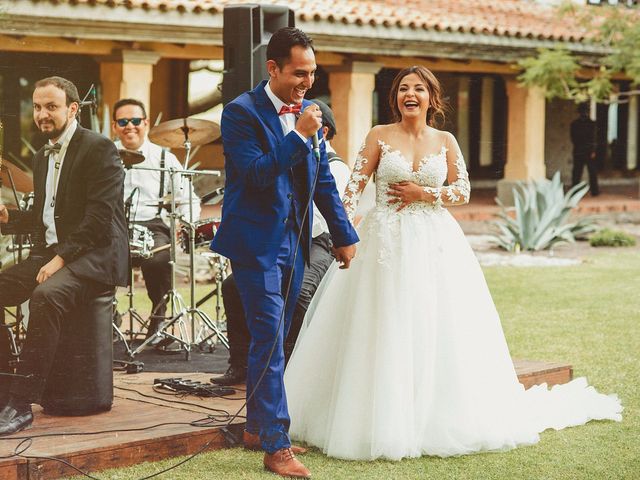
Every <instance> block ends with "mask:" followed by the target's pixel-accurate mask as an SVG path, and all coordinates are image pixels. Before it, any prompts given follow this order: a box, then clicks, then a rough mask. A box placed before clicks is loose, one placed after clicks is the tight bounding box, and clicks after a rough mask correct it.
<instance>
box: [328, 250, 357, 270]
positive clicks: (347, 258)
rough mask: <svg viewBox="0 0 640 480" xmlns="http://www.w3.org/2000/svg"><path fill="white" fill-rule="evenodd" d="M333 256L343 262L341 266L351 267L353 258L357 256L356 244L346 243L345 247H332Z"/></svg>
mask: <svg viewBox="0 0 640 480" xmlns="http://www.w3.org/2000/svg"><path fill="white" fill-rule="evenodd" d="M331 250H332V251H333V256H334V257H335V258H336V261H337V262H339V263H341V264H342V265H340V268H349V265H350V264H351V260H353V259H354V258H355V256H356V246H355V245H346V246H344V247H332V249H331Z"/></svg>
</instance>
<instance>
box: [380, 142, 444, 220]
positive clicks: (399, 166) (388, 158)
mask: <svg viewBox="0 0 640 480" xmlns="http://www.w3.org/2000/svg"><path fill="white" fill-rule="evenodd" d="M378 145H379V146H380V163H379V164H378V173H377V176H376V206H378V207H389V208H393V209H394V210H395V209H396V208H397V206H394V205H391V204H389V203H388V201H389V199H391V198H392V197H390V196H389V195H388V194H387V191H388V190H389V184H390V183H397V182H403V181H411V182H414V183H417V184H418V185H420V186H422V187H442V185H444V182H445V180H446V179H447V147H445V146H444V145H443V146H442V148H441V149H440V151H439V152H438V153H432V154H429V155H425V156H424V157H422V158H421V159H420V162H419V164H418V168H417V170H414V169H413V165H412V164H411V163H410V162H409V161H408V160H407V159H405V158H404V156H403V155H402V152H400V151H399V150H395V149H393V148H392V147H391V145H388V144H386V143H385V142H383V141H382V140H378ZM425 208H429V209H433V208H442V207H441V205H437V206H436V205H432V204H430V203H427V202H416V203H412V204H411V205H409V206H407V207H405V209H406V210H423V209H425Z"/></svg>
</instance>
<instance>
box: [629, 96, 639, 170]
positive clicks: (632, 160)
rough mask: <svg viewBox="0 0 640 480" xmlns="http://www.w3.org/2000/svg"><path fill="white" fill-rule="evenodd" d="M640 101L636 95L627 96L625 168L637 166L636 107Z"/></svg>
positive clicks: (630, 168) (631, 168)
mask: <svg viewBox="0 0 640 480" xmlns="http://www.w3.org/2000/svg"><path fill="white" fill-rule="evenodd" d="M639 106H640V101H639V100H638V96H637V95H631V96H630V97H629V120H628V122H627V168H628V169H629V170H634V169H635V168H637V167H638V107H639Z"/></svg>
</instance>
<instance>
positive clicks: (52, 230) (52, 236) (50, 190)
mask: <svg viewBox="0 0 640 480" xmlns="http://www.w3.org/2000/svg"><path fill="white" fill-rule="evenodd" d="M77 127H78V122H77V121H76V119H75V118H74V119H73V121H72V122H71V123H70V124H69V125H68V126H67V128H66V130H65V131H64V133H63V134H62V135H60V138H58V141H57V142H52V141H51V140H49V145H54V144H55V143H59V144H60V145H62V147H61V148H60V151H59V152H58V153H53V152H52V153H50V154H49V159H48V161H49V168H48V169H47V181H46V182H47V183H46V184H45V185H46V186H45V195H44V209H43V210H42V223H44V228H45V234H44V239H45V242H46V243H47V247H50V246H51V245H56V244H57V243H58V232H57V231H56V220H55V215H54V213H55V196H56V192H57V191H58V183H59V182H60V173H61V172H62V164H63V162H64V157H65V155H66V153H67V148H69V142H70V141H71V137H73V134H74V133H75V131H76V128H77Z"/></svg>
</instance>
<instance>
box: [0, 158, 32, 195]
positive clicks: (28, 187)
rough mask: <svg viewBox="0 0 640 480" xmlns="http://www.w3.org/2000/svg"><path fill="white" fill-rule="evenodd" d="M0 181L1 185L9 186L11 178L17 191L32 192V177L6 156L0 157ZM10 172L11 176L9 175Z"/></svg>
mask: <svg viewBox="0 0 640 480" xmlns="http://www.w3.org/2000/svg"><path fill="white" fill-rule="evenodd" d="M0 164H1V165H2V168H0V181H1V183H2V186H4V187H7V188H11V178H13V182H14V184H15V187H16V190H17V191H19V192H23V193H24V192H33V178H32V176H31V175H30V174H28V173H27V172H25V171H24V170H22V169H20V168H18V167H17V166H16V165H14V164H13V163H11V162H10V161H9V160H7V159H6V158H1V159H0ZM9 172H11V178H10V177H9Z"/></svg>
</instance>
